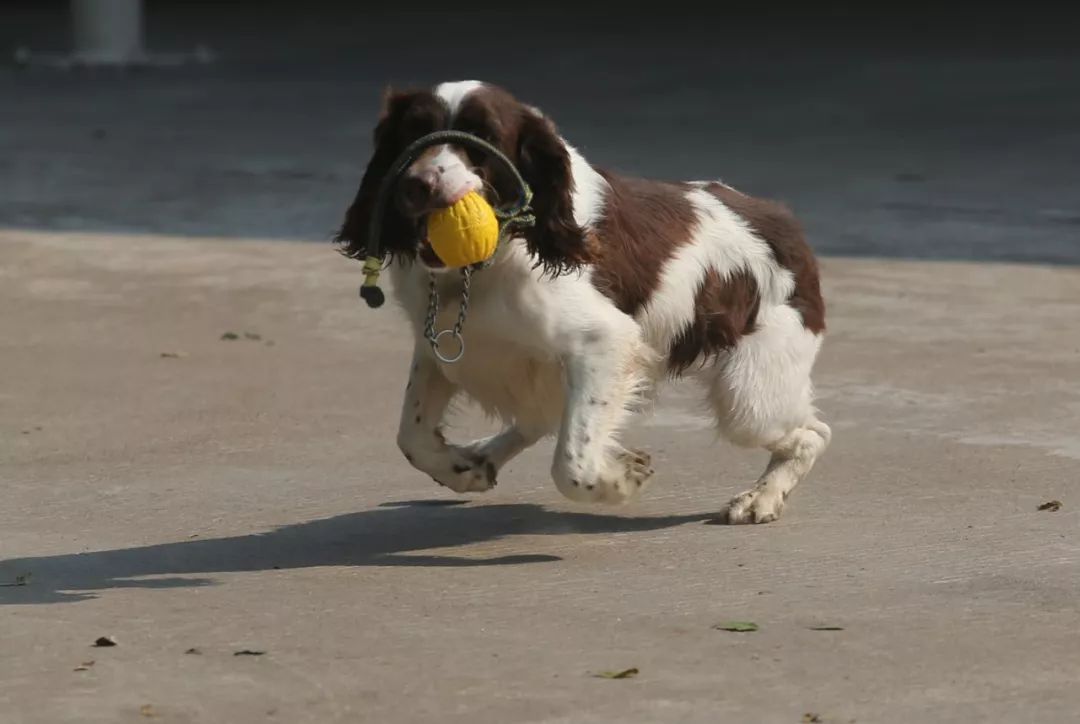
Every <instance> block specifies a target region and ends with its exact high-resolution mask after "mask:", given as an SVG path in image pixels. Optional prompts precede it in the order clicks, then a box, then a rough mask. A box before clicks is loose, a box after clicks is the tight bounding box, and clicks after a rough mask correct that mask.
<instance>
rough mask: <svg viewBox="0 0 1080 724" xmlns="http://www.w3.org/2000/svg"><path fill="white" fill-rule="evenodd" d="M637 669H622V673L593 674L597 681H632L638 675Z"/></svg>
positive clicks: (604, 672)
mask: <svg viewBox="0 0 1080 724" xmlns="http://www.w3.org/2000/svg"><path fill="white" fill-rule="evenodd" d="M638 673H639V672H638V670H637V667H634V668H631V669H623V670H622V671H601V672H600V673H599V674H593V676H595V677H596V678H598V679H632V678H634V677H635V676H637V675H638Z"/></svg>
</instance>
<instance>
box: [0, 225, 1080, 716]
mask: <svg viewBox="0 0 1080 724" xmlns="http://www.w3.org/2000/svg"><path fill="white" fill-rule="evenodd" d="M0 245H2V247H3V249H4V254H5V257H4V259H5V264H4V265H3V267H0V270H2V271H0V273H2V280H0V359H2V360H3V372H4V375H3V379H2V382H0V440H2V441H3V447H2V455H3V459H2V467H0V471H2V476H3V506H0V531H3V533H2V536H0V557H2V559H0V581H2V582H4V583H6V584H13V583H16V582H17V580H19V579H18V577H19V576H27V578H26V579H24V580H25V583H26V585H24V586H12V585H8V586H6V587H3V588H0V604H3V606H2V608H0V622H2V623H0V631H2V638H3V653H2V654H0V720H2V721H4V722H5V723H6V722H20V723H21V722H28V723H38V722H41V723H42V724H44V723H46V722H48V723H53V722H66V721H71V722H118V721H142V720H144V718H145V717H147V716H152V717H154V718H156V719H158V720H160V721H165V722H196V721H198V722H224V721H228V722H263V721H287V722H328V721H380V722H383V721H393V722H411V721H416V722H419V721H441V722H519V721H529V722H614V721H633V722H670V721H688V722H714V721H732V722H747V721H755V722H757V721H761V722H800V721H809V720H813V721H817V720H816V719H811V718H807V717H808V715H810V716H811V717H812V716H813V715H818V716H819V717H820V720H821V721H826V722H850V721H858V722H913V721H917V722H977V721H978V722H983V721H996V722H1009V721H1026V722H1064V721H1072V720H1075V719H1076V717H1077V714H1078V712H1080V691H1078V690H1077V688H1076V681H1077V674H1078V672H1080V625H1078V624H1080V603H1078V602H1080V536H1078V525H1077V524H1078V522H1080V497H1078V495H1077V489H1078V488H1077V485H1078V483H1080V439H1078V437H1077V434H1076V419H1077V416H1078V414H1080V293H1078V292H1080V273H1078V272H1077V270H1075V269H1052V268H1042V267H1035V266H1028V267H1022V266H1009V265H971V264H953V263H930V262H900V261H891V262H881V261H867V260H861V261H860V260H843V259H837V258H830V259H827V260H826V261H825V264H824V273H825V282H826V283H825V288H826V293H827V296H828V299H829V302H830V309H831V324H832V331H831V334H830V337H829V340H828V342H827V343H826V347H825V350H824V353H823V357H822V360H821V364H820V372H819V374H818V380H819V384H820V393H821V407H822V408H823V410H824V412H825V414H826V416H827V419H828V420H829V421H830V423H831V424H832V425H833V429H834V431H835V442H834V444H833V446H832V447H831V449H830V450H829V452H828V454H827V456H826V457H825V458H824V459H823V460H822V461H821V462H820V464H819V465H818V467H816V468H815V470H814V472H813V473H812V475H811V478H810V479H809V480H808V481H807V482H806V483H805V484H804V485H803V486H802V487H800V488H799V490H798V491H797V492H796V493H795V495H794V496H793V498H792V500H791V501H790V503H789V507H788V510H787V512H786V514H785V516H784V518H783V519H782V520H781V521H779V522H777V523H775V524H771V525H764V526H756V527H730V526H722V525H707V524H706V521H707V519H708V517H709V515H710V514H711V513H714V512H716V511H717V510H718V509H719V508H720V507H721V505H722V503H723V502H724V501H725V500H726V499H727V497H728V496H729V495H731V494H732V493H734V492H737V491H739V490H741V489H742V488H743V487H745V486H746V485H747V484H748V483H749V482H751V481H752V480H753V479H754V478H755V477H756V475H757V474H758V473H759V472H760V469H761V467H762V465H763V464H764V459H763V456H762V455H761V454H759V453H756V452H743V451H736V450H733V449H731V448H729V447H727V446H725V445H723V444H720V443H718V442H716V441H715V440H714V437H713V435H712V433H711V432H710V430H709V429H708V422H707V420H705V419H703V418H702V417H700V416H699V415H698V414H697V412H696V411H695V408H694V406H693V404H694V395H693V390H692V389H690V388H686V387H681V386H675V387H672V388H671V389H670V390H665V392H664V395H663V399H662V403H661V405H660V407H659V408H658V409H657V410H656V411H655V412H654V414H653V415H652V416H650V417H648V418H644V419H642V420H641V421H640V423H639V424H638V425H637V426H636V427H635V429H634V430H633V432H632V434H631V439H632V440H633V441H634V442H636V443H639V444H642V445H644V446H646V447H647V448H648V449H650V450H651V451H652V453H653V458H654V461H655V462H656V467H657V469H658V482H657V483H656V484H655V485H654V486H653V487H652V488H651V489H650V491H649V493H648V495H647V497H645V498H644V499H643V500H641V501H640V502H638V503H636V504H633V505H632V506H630V507H627V508H624V509H604V508H600V509H593V508H586V507H577V506H575V505H574V504H572V503H569V502H568V501H565V500H563V499H561V498H560V497H559V495H558V493H557V492H556V491H555V490H554V487H553V486H552V484H551V483H550V482H549V480H548V476H547V469H548V455H549V454H550V451H551V445H550V443H547V444H543V445H540V446H539V447H538V448H536V449H534V450H532V451H530V452H528V453H527V454H526V455H525V456H523V457H522V458H521V459H520V460H518V461H515V462H514V463H512V464H511V465H510V466H509V468H508V469H507V470H506V471H504V473H503V475H502V476H501V484H500V485H499V487H498V488H497V489H496V490H495V491H493V492H492V493H490V494H486V495H478V496H472V497H468V498H465V499H461V498H456V497H454V496H453V495H452V494H449V493H447V492H446V491H445V490H444V489H442V488H437V487H436V486H435V485H434V484H433V483H431V482H430V481H429V480H428V479H426V478H425V477H424V476H422V475H420V474H418V473H415V472H414V471H412V470H411V469H410V468H409V466H408V465H407V464H406V463H405V461H404V460H402V459H401V458H400V456H399V455H398V454H397V452H396V450H395V447H394V440H393V437H394V427H395V417H396V412H397V405H398V403H399V398H400V392H401V387H402V385H403V384H404V380H405V376H406V365H407V359H408V356H407V355H408V341H407V339H406V337H407V335H406V334H404V332H403V329H402V328H401V325H402V321H401V318H400V317H399V315H398V313H397V312H396V311H394V310H392V309H389V308H386V309H384V310H380V311H377V312H375V311H371V310H368V309H367V308H366V307H363V306H362V305H361V304H360V303H359V301H358V300H357V299H356V297H355V287H356V284H357V282H358V269H357V266H356V265H355V264H354V263H352V262H349V261H346V260H344V259H343V258H340V257H339V256H338V255H336V254H335V253H334V252H333V251H332V249H331V248H328V247H326V246H322V245H312V244H292V243H282V242H260V241H249V242H236V241H220V240H201V241H195V240H191V239H171V238H165V237H141V236H118V235H96V234H77V233H73V234H62V233H54V232H25V231H22V232H20V231H3V232H0ZM226 332H234V333H236V334H237V335H238V336H239V339H236V340H224V339H221V337H222V335H223V334H224V333H226ZM255 335H258V337H259V338H258V339H254V338H249V337H253V336H255ZM172 355H176V356H172ZM484 427H485V426H484V425H483V424H481V423H479V422H478V421H477V420H476V419H475V418H474V417H472V416H471V415H470V414H466V415H465V417H464V418H463V421H462V424H461V427H460V428H459V429H457V430H456V431H455V433H454V434H455V435H456V436H465V435H467V434H471V433H472V432H473V431H476V430H479V429H481V428H484ZM1051 500H1058V501H1060V502H1061V503H1062V507H1061V509H1060V510H1058V511H1039V510H1038V507H1039V506H1040V505H1041V504H1043V503H1046V502H1048V501H1051ZM726 621H750V622H754V623H756V624H757V625H758V626H759V630H758V631H756V632H751V633H732V632H726V631H721V630H717V629H715V628H714V627H715V626H716V625H717V624H721V623H724V622H726ZM820 626H830V627H840V628H841V629H842V630H835V631H833V630H829V631H821V630H815V628H814V627H820ZM103 635H108V636H114V637H115V639H116V641H117V642H118V645H117V646H116V647H112V648H94V647H92V646H91V644H92V643H93V642H94V641H95V639H97V638H98V637H99V636H103ZM191 649H197V650H198V652H199V653H189V650H191ZM241 650H255V651H262V652H265V653H264V654H262V655H260V656H237V655H235V652H237V651H241ZM90 661H92V662H93V663H92V665H91V664H88V663H86V662H90ZM81 665H82V666H85V667H86V668H85V670H79V669H80V666H81ZM631 667H636V668H637V669H639V671H640V673H639V674H638V675H637V676H636V677H635V678H632V679H626V680H606V679H603V678H598V677H596V676H595V674H597V673H599V672H603V671H618V670H623V669H627V668H631ZM147 707H149V708H147Z"/></svg>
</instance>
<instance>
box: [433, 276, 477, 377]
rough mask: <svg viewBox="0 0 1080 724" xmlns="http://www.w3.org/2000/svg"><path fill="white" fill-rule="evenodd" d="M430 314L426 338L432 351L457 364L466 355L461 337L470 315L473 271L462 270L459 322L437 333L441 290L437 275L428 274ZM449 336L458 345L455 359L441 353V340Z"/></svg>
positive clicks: (443, 359) (445, 360)
mask: <svg viewBox="0 0 1080 724" xmlns="http://www.w3.org/2000/svg"><path fill="white" fill-rule="evenodd" d="M428 280H429V281H428V313H427V319H425V320H424V338H425V339H427V341H428V342H429V343H430V344H431V351H432V352H433V353H434V354H435V356H436V357H438V358H439V360H440V361H442V362H445V363H446V364H453V363H454V362H457V361H458V360H459V359H461V357H462V356H463V355H464V354H465V338H464V337H462V336H461V330H462V328H464V327H465V318H466V317H467V316H468V314H469V283H470V282H471V281H472V269H471V268H470V267H463V268H462V269H461V306H460V308H459V309H458V316H457V321H456V322H454V326H453V328H452V329H444V330H443V331H441V332H438V333H436V332H435V322H436V318H437V317H438V316H439V289H438V286H437V285H436V282H435V275H434V274H431V273H430V272H429V273H428ZM447 334H449V335H450V336H452V337H453V338H454V339H455V340H456V341H457V343H458V353H457V354H456V355H454V356H453V357H447V356H446V355H444V354H443V353H442V352H441V351H439V340H440V339H441V338H442V337H443V335H447Z"/></svg>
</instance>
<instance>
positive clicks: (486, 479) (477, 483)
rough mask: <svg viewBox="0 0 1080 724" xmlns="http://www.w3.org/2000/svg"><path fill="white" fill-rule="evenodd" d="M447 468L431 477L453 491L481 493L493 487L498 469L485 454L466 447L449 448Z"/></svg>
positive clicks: (495, 483)
mask: <svg viewBox="0 0 1080 724" xmlns="http://www.w3.org/2000/svg"><path fill="white" fill-rule="evenodd" d="M449 452H450V460H449V468H448V469H447V470H444V471H440V472H439V473H437V474H435V475H432V476H431V477H432V479H433V480H434V481H435V482H436V483H438V484H439V485H442V486H444V487H447V488H450V489H451V490H453V491H454V492H455V493H483V492H486V491H488V490H491V489H492V488H494V487H495V486H496V485H497V483H498V481H497V480H496V479H495V476H496V474H497V473H498V470H496V468H495V464H494V463H493V462H491V461H490V460H488V459H487V457H486V456H484V455H482V454H480V453H477V452H474V451H472V450H469V449H468V448H458V447H452V448H450V451H449Z"/></svg>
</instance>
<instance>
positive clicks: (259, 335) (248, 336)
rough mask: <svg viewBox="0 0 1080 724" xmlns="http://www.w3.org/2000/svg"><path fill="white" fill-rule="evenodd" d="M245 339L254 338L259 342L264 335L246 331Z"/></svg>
mask: <svg viewBox="0 0 1080 724" xmlns="http://www.w3.org/2000/svg"><path fill="white" fill-rule="evenodd" d="M244 339H252V340H255V341H256V342H258V341H259V340H260V339H262V335H261V334H257V333H255V332H244Z"/></svg>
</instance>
